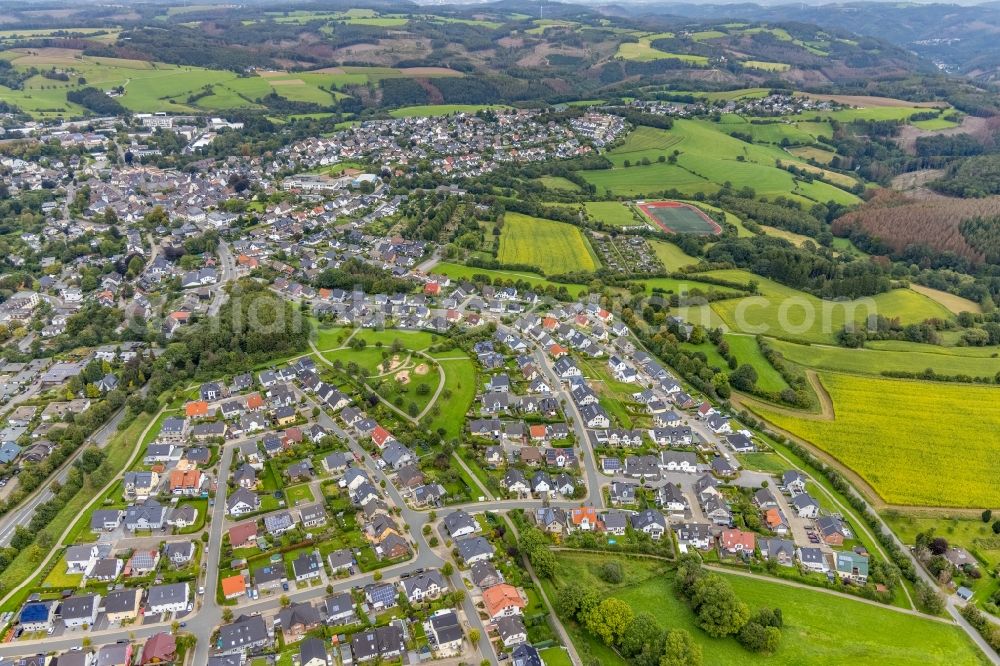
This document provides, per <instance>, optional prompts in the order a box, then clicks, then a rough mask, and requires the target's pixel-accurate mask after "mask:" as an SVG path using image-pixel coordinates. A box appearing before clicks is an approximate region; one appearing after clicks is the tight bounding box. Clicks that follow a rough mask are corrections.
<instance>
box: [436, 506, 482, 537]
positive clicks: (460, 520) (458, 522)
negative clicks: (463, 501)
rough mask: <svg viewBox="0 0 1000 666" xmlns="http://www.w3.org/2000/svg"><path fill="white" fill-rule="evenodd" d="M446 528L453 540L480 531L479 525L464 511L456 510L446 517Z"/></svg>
mask: <svg viewBox="0 0 1000 666" xmlns="http://www.w3.org/2000/svg"><path fill="white" fill-rule="evenodd" d="M444 527H445V530H447V531H448V534H449V535H450V536H451V537H452V538H459V537H464V536H469V535H470V534H474V533H475V532H478V531H479V523H478V522H476V519H475V518H473V517H472V516H471V515H469V514H468V513H466V512H465V511H463V510H462V509H456V510H455V511H453V512H451V513H449V514H448V515H447V516H445V517H444Z"/></svg>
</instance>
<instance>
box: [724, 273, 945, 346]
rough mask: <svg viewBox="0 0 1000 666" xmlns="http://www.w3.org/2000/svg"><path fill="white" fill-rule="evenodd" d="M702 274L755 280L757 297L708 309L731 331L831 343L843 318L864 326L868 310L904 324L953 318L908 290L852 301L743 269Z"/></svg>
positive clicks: (741, 280)
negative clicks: (817, 294)
mask: <svg viewBox="0 0 1000 666" xmlns="http://www.w3.org/2000/svg"><path fill="white" fill-rule="evenodd" d="M705 275H708V276H713V277H717V278H721V279H724V280H731V281H735V282H741V283H744V284H745V283H747V282H748V281H750V280H754V281H756V282H757V284H758V292H759V293H758V294H757V295H754V296H749V297H747V298H745V299H739V300H728V301H719V302H716V303H712V304H711V307H712V308H713V309H714V310H715V311H716V313H718V315H719V317H721V318H722V320H723V321H725V322H726V325H727V326H728V327H729V329H730V330H732V331H736V332H742V333H752V334H762V335H767V336H770V337H775V338H781V339H783V340H792V341H797V342H811V343H822V344H834V343H835V335H836V333H837V331H839V330H840V329H841V328H843V326H844V324H845V323H846V322H847V321H853V322H856V323H857V324H858V325H864V324H865V322H866V321H867V318H868V316H869V315H872V314H879V315H884V316H886V317H889V318H898V319H899V320H900V322H901V323H902V324H904V325H905V324H914V323H919V322H922V321H923V320H925V319H929V318H932V317H940V318H943V319H948V318H950V317H951V316H952V315H951V313H950V312H948V310H947V309H946V308H945V307H944V306H943V305H941V304H939V303H937V302H935V301H933V300H931V299H930V298H927V297H926V296H923V295H921V294H918V293H916V292H915V291H911V290H909V289H894V290H892V291H889V292H885V293H882V294H877V295H876V296H873V297H870V298H862V299H857V300H853V301H847V300H844V301H829V300H822V299H819V298H817V297H815V296H813V295H811V294H808V293H805V292H802V291H799V290H797V289H792V288H791V287H786V286H785V285H782V284H779V283H777V282H774V281H773V280H768V279H765V278H762V277H760V276H757V275H754V274H753V273H749V272H747V271H741V270H719V271H709V272H708V273H705Z"/></svg>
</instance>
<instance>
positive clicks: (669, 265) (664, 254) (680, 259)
mask: <svg viewBox="0 0 1000 666" xmlns="http://www.w3.org/2000/svg"><path fill="white" fill-rule="evenodd" d="M647 242H648V243H649V246H650V247H651V248H653V252H655V253H656V256H657V257H658V258H659V260H660V261H662V262H663V265H664V266H665V267H666V269H667V270H668V271H676V270H677V269H679V268H684V267H685V266H692V265H694V264H697V263H698V259H697V258H695V257H692V256H691V255H690V254H688V253H686V252H685V251H684V250H682V249H680V248H679V247H677V246H676V245H674V244H673V243H668V242H666V241H661V240H649V241H647Z"/></svg>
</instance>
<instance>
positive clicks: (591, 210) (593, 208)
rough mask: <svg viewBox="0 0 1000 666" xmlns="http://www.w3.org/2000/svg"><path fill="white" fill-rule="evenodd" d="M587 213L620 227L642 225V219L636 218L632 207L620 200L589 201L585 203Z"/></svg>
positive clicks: (596, 218)
mask: <svg viewBox="0 0 1000 666" xmlns="http://www.w3.org/2000/svg"><path fill="white" fill-rule="evenodd" d="M583 207H584V209H585V210H586V211H587V215H589V216H590V217H592V218H594V219H595V220H599V221H601V222H603V223H605V224H611V225H614V226H618V227H634V226H637V225H642V224H644V222H643V221H642V220H637V219H635V215H634V214H633V213H632V209H631V208H629V207H628V205H626V204H624V203H622V202H620V201H588V202H586V203H585V204H583Z"/></svg>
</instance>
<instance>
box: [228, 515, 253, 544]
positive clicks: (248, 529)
mask: <svg viewBox="0 0 1000 666" xmlns="http://www.w3.org/2000/svg"><path fill="white" fill-rule="evenodd" d="M229 543H230V544H232V546H233V548H246V547H247V546H252V545H254V544H255V543H257V521H255V520H251V521H249V522H246V523H240V524H239V525H233V526H232V527H230V528H229Z"/></svg>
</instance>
